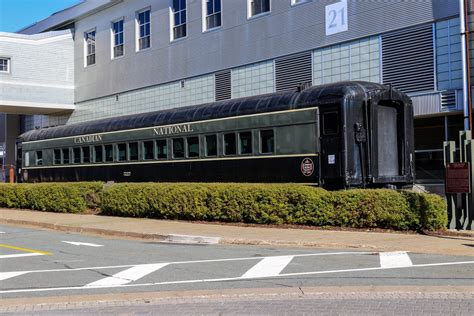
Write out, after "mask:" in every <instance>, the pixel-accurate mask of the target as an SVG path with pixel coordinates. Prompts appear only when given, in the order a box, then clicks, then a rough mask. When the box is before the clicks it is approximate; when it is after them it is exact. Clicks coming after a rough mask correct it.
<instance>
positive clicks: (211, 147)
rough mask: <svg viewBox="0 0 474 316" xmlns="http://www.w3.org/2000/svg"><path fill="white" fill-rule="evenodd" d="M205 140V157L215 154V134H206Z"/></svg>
mask: <svg viewBox="0 0 474 316" xmlns="http://www.w3.org/2000/svg"><path fill="white" fill-rule="evenodd" d="M205 140H206V157H212V156H217V136H216V135H207V136H206V138H205Z"/></svg>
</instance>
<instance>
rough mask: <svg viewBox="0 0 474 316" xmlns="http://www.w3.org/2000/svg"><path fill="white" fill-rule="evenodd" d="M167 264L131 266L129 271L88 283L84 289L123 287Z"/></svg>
mask: <svg viewBox="0 0 474 316" xmlns="http://www.w3.org/2000/svg"><path fill="white" fill-rule="evenodd" d="M167 265H168V263H157V264H140V265H137V266H133V267H131V268H130V269H127V270H124V271H121V272H119V273H116V274H114V275H112V276H110V277H107V278H103V279H100V280H98V281H95V282H92V283H89V284H87V285H85V287H102V286H113V285H123V284H127V283H130V282H133V281H136V280H138V279H141V278H143V277H144V276H146V275H148V274H150V273H152V272H155V271H157V270H159V269H161V268H163V267H165V266H167Z"/></svg>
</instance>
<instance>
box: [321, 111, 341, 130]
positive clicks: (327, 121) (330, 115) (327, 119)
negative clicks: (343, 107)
mask: <svg viewBox="0 0 474 316" xmlns="http://www.w3.org/2000/svg"><path fill="white" fill-rule="evenodd" d="M323 134H324V135H337V134H339V115H338V113H337V112H327V113H324V114H323Z"/></svg>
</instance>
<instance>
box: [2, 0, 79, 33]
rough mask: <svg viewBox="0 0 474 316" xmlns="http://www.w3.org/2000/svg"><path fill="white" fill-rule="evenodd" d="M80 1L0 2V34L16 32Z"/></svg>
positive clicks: (30, 0)
mask: <svg viewBox="0 0 474 316" xmlns="http://www.w3.org/2000/svg"><path fill="white" fill-rule="evenodd" d="M78 2H81V1H80V0H0V32H16V31H18V30H20V29H21V28H23V27H25V26H28V25H31V24H33V23H35V22H38V21H41V20H43V19H44V18H47V17H48V16H50V15H51V14H53V13H54V12H57V11H60V10H62V9H64V8H67V7H70V6H71V5H74V4H76V3H78Z"/></svg>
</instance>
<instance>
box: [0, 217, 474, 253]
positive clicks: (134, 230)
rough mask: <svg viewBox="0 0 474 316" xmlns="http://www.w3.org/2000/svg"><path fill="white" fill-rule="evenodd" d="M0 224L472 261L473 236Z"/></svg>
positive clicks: (121, 223)
mask: <svg viewBox="0 0 474 316" xmlns="http://www.w3.org/2000/svg"><path fill="white" fill-rule="evenodd" d="M0 224H9V225H22V226H33V227H41V228H47V229H56V230H61V231H68V232H79V233H86V234H96V235H97V234H98V235H106V236H112V237H114V236H115V237H127V238H145V239H154V240H157V241H162V242H170V243H183V242H184V243H204V244H215V243H221V244H246V245H279V246H290V247H291V246H306V247H317V248H355V249H361V250H373V251H397V250H401V251H410V252H417V253H432V254H445V255H465V256H474V234H472V235H471V236H469V237H466V236H460V235H458V236H456V235H454V236H441V235H438V236H426V235H420V234H406V233H380V232H360V231H328V230H312V229H288V228H267V227H262V226H260V227H256V226H251V227H243V226H234V225H228V224H226V225H222V224H212V223H209V224H208V223H205V224H204V223H192V222H184V221H169V220H155V219H141V218H125V217H111V216H98V215H78V214H59V213H49V212H37V211H26V210H15V209H0Z"/></svg>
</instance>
